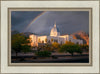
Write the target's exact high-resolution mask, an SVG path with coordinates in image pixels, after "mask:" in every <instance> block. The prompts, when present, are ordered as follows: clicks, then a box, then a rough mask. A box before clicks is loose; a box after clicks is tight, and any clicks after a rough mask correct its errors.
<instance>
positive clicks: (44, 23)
mask: <svg viewBox="0 0 100 74" xmlns="http://www.w3.org/2000/svg"><path fill="white" fill-rule="evenodd" d="M22 13H23V12H22ZM22 13H19V14H17V13H13V14H12V18H13V19H14V20H13V21H12V22H14V21H15V22H16V20H17V19H20V20H21V21H19V22H16V23H17V24H19V25H20V26H17V25H16V23H15V25H16V29H18V30H19V31H23V30H24V29H25V27H26V26H27V25H28V24H29V23H30V22H31V21H32V20H33V19H34V18H35V17H36V16H38V15H39V14H40V13H42V12H36V13H38V14H36V13H32V12H31V13H29V14H28V12H27V13H24V14H22ZM15 14H17V15H16V16H15ZM25 15H27V16H25ZM32 15H33V16H34V17H32ZM55 21H56V24H57V27H58V28H59V30H60V32H61V34H71V33H74V32H77V31H80V30H81V31H85V32H87V33H88V32H89V12H88V11H47V12H45V13H44V14H43V15H41V16H40V17H38V18H37V20H35V21H34V22H33V23H32V24H31V25H30V26H29V27H28V28H27V29H26V30H25V31H26V32H27V31H28V32H33V33H37V34H46V35H49V33H50V30H51V28H52V27H53V25H54V23H55Z"/></svg>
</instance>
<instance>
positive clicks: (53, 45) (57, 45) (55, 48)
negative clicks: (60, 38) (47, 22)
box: [52, 42, 60, 50]
mask: <svg viewBox="0 0 100 74" xmlns="http://www.w3.org/2000/svg"><path fill="white" fill-rule="evenodd" d="M52 48H53V50H57V49H58V50H59V48H60V44H59V43H57V42H53V43H52Z"/></svg>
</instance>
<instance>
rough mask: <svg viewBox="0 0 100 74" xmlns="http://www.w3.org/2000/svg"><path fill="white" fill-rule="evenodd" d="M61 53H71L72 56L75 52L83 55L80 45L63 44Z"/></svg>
mask: <svg viewBox="0 0 100 74" xmlns="http://www.w3.org/2000/svg"><path fill="white" fill-rule="evenodd" d="M59 52H66V53H67V52H69V53H70V54H71V55H72V56H73V53H74V52H77V53H80V54H82V50H81V48H80V46H79V45H76V44H74V45H67V44H63V45H62V46H61V48H60V50H59Z"/></svg>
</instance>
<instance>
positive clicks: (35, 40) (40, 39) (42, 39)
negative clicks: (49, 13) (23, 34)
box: [29, 23, 83, 46]
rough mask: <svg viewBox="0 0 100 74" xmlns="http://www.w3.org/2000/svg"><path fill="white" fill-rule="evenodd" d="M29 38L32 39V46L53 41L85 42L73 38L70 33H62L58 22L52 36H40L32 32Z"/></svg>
mask: <svg viewBox="0 0 100 74" xmlns="http://www.w3.org/2000/svg"><path fill="white" fill-rule="evenodd" d="M29 38H30V39H31V46H39V45H41V44H45V43H53V42H57V43H59V44H64V43H65V42H66V41H70V42H73V43H75V44H83V40H80V39H73V37H72V36H70V35H60V31H59V29H58V28H57V25H56V23H55V24H54V27H53V28H52V29H51V32H50V36H38V35H35V34H31V35H30V36H29Z"/></svg>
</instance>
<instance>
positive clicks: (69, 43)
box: [65, 41, 74, 45]
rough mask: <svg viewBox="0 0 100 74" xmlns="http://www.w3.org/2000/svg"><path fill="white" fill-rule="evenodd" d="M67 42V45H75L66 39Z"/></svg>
mask: <svg viewBox="0 0 100 74" xmlns="http://www.w3.org/2000/svg"><path fill="white" fill-rule="evenodd" d="M65 44H67V45H74V43H73V42H70V41H66V42H65Z"/></svg>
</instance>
